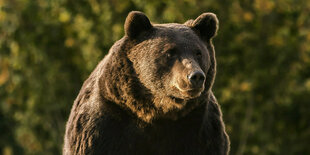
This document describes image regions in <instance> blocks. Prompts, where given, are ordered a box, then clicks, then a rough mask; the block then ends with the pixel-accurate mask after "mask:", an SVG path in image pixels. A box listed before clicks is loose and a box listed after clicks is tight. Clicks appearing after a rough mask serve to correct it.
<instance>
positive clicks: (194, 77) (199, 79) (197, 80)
mask: <svg viewBox="0 0 310 155" xmlns="http://www.w3.org/2000/svg"><path fill="white" fill-rule="evenodd" d="M205 78H206V77H205V74H204V73H203V72H202V71H194V72H192V73H191V74H190V75H189V76H188V79H189V81H190V83H191V84H192V85H193V86H194V87H202V85H203V82H204V81H205Z"/></svg>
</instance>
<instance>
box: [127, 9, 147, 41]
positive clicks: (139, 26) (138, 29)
mask: <svg viewBox="0 0 310 155" xmlns="http://www.w3.org/2000/svg"><path fill="white" fill-rule="evenodd" d="M152 27H153V26H152V24H151V23H150V20H149V19H148V18H147V17H146V15H145V14H144V13H142V12H139V11H131V12H130V13H129V14H128V16H127V18H126V21H125V25H124V28H125V34H126V35H127V36H128V37H130V38H136V37H137V36H138V35H139V34H141V33H142V32H145V31H148V30H150V29H151V28H152Z"/></svg>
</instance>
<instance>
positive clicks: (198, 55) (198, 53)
mask: <svg viewBox="0 0 310 155" xmlns="http://www.w3.org/2000/svg"><path fill="white" fill-rule="evenodd" d="M196 56H197V57H198V58H200V57H201V56H202V54H201V51H200V50H197V51H196Z"/></svg>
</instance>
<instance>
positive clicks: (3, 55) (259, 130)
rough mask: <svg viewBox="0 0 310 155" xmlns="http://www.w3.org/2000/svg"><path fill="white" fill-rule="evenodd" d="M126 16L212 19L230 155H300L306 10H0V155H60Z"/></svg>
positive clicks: (20, 3) (161, 4)
mask: <svg viewBox="0 0 310 155" xmlns="http://www.w3.org/2000/svg"><path fill="white" fill-rule="evenodd" d="M131 10H140V11H143V12H145V13H146V14H147V16H148V17H149V18H150V20H151V21H152V22H154V23H165V22H180V23H183V22H185V21H186V20H188V19H191V18H196V17H197V16H199V15H200V14H201V13H203V12H214V13H216V14H217V16H218V18H219V21H220V28H219V32H218V35H217V37H216V38H215V39H214V44H215V48H216V54H217V63H218V73H217V78H216V81H215V86H214V87H213V90H214V92H215V95H216V96H217V98H218V101H219V103H220V104H221V106H222V110H223V115H224V120H225V123H226V129H227V132H228V133H229V135H230V138H231V154H232V155H235V154H237V155H243V154H249V155H252V154H253V155H264V154H266V155H273V154H281V155H286V154H287V155H306V154H310V147H309V145H310V1H309V0H299V1H297V0H282V1H276V0H239V1H237V0H236V1H231V0H175V1H172V0H157V1H146V0H106V1H99V0H79V1H74V0H0V154H4V155H10V154H61V150H62V144H63V135H64V131H65V122H66V121H67V119H68V116H69V112H70V109H71V106H72V103H73V101H74V99H75V97H76V96H77V94H78V92H79V89H80V87H81V86H82V83H83V81H84V80H85V79H86V78H87V77H88V75H89V74H90V72H91V71H92V70H93V69H94V68H95V66H96V64H97V63H98V62H99V61H100V60H101V59H102V58H103V57H104V55H105V54H106V53H107V52H108V50H109V48H110V47H111V45H112V44H113V43H114V42H115V41H116V40H118V39H120V38H121V37H122V36H123V35H124V32H123V24H124V20H125V18H126V16H127V14H128V12H129V11H131Z"/></svg>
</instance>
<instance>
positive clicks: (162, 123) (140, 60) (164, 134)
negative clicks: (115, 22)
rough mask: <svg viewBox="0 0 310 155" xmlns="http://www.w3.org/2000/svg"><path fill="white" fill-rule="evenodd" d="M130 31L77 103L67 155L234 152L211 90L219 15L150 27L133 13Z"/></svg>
mask: <svg viewBox="0 0 310 155" xmlns="http://www.w3.org/2000/svg"><path fill="white" fill-rule="evenodd" d="M124 28H125V36H124V37H123V38H122V39H120V40H119V41H117V42H116V43H115V44H114V45H113V46H112V47H111V49H110V51H109V53H108V54H107V55H106V56H105V58H104V59H103V60H102V61H101V62H100V63H99V64H98V66H97V67H96V69H95V70H94V71H93V72H92V73H91V75H90V76H89V78H88V79H87V80H86V81H85V82H84V84H83V86H82V89H81V90H80V93H79V95H78V97H77V98H76V100H75V101H74V104H73V107H72V110H71V114H70V117H69V120H68V122H67V126H66V133H65V138H64V148H63V154H66V155H69V154H70V155H71V154H121V155H123V154H142V155H148V154H158V155H159V154H160V155H162V154H167V155H171V154H178V155H179V154H210V155H213V154H214V155H225V154H228V152H229V138H228V136H227V134H226V132H225V127H224V123H223V120H222V113H221V110H220V107H219V105H218V104H217V101H216V99H215V97H214V95H213V93H212V90H211V88H212V85H213V81H214V78H215V73H216V62H215V53H214V47H213V44H212V38H213V37H214V36H215V34H216V32H217V29H218V19H217V17H216V15H215V14H213V13H203V14H202V15H200V16H199V17H198V18H197V19H195V20H189V21H187V22H186V23H184V24H177V23H169V24H151V23H150V21H149V19H148V18H147V17H146V16H145V15H144V14H143V13H141V12H138V11H133V12H130V13H129V15H128V17H127V18H126V21H125V26H124Z"/></svg>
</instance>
